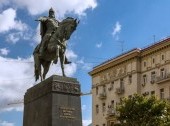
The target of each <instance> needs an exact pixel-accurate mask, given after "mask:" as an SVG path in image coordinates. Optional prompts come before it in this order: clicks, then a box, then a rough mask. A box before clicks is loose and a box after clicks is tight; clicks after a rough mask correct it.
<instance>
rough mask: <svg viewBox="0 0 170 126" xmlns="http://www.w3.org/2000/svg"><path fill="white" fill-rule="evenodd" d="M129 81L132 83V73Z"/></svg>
mask: <svg viewBox="0 0 170 126" xmlns="http://www.w3.org/2000/svg"><path fill="white" fill-rule="evenodd" d="M129 83H130V84H131V83H132V75H129Z"/></svg>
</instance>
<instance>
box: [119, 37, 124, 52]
mask: <svg viewBox="0 0 170 126" xmlns="http://www.w3.org/2000/svg"><path fill="white" fill-rule="evenodd" d="M118 42H120V46H121V51H122V53H123V52H124V41H123V40H122V41H118Z"/></svg>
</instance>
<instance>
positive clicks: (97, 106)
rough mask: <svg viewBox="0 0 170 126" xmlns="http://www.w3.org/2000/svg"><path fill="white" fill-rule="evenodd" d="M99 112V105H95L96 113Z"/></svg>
mask: <svg viewBox="0 0 170 126" xmlns="http://www.w3.org/2000/svg"><path fill="white" fill-rule="evenodd" d="M98 113H99V105H96V114H98Z"/></svg>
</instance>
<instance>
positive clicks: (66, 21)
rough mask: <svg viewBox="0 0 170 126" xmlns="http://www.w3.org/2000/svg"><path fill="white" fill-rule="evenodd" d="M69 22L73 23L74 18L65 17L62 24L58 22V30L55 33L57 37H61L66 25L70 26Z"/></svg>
mask: <svg viewBox="0 0 170 126" xmlns="http://www.w3.org/2000/svg"><path fill="white" fill-rule="evenodd" d="M71 21H75V19H74V18H72V17H67V18H66V19H64V20H63V21H62V22H60V24H59V27H58V30H57V32H56V34H58V36H59V37H60V36H61V35H63V33H64V32H65V30H64V29H65V27H67V25H68V24H70V22H71Z"/></svg>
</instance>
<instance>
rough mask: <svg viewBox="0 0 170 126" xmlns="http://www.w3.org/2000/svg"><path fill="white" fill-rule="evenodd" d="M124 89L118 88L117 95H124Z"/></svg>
mask: <svg viewBox="0 0 170 126" xmlns="http://www.w3.org/2000/svg"><path fill="white" fill-rule="evenodd" d="M124 91H125V90H124V88H123V87H121V88H116V93H117V94H123V93H124Z"/></svg>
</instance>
